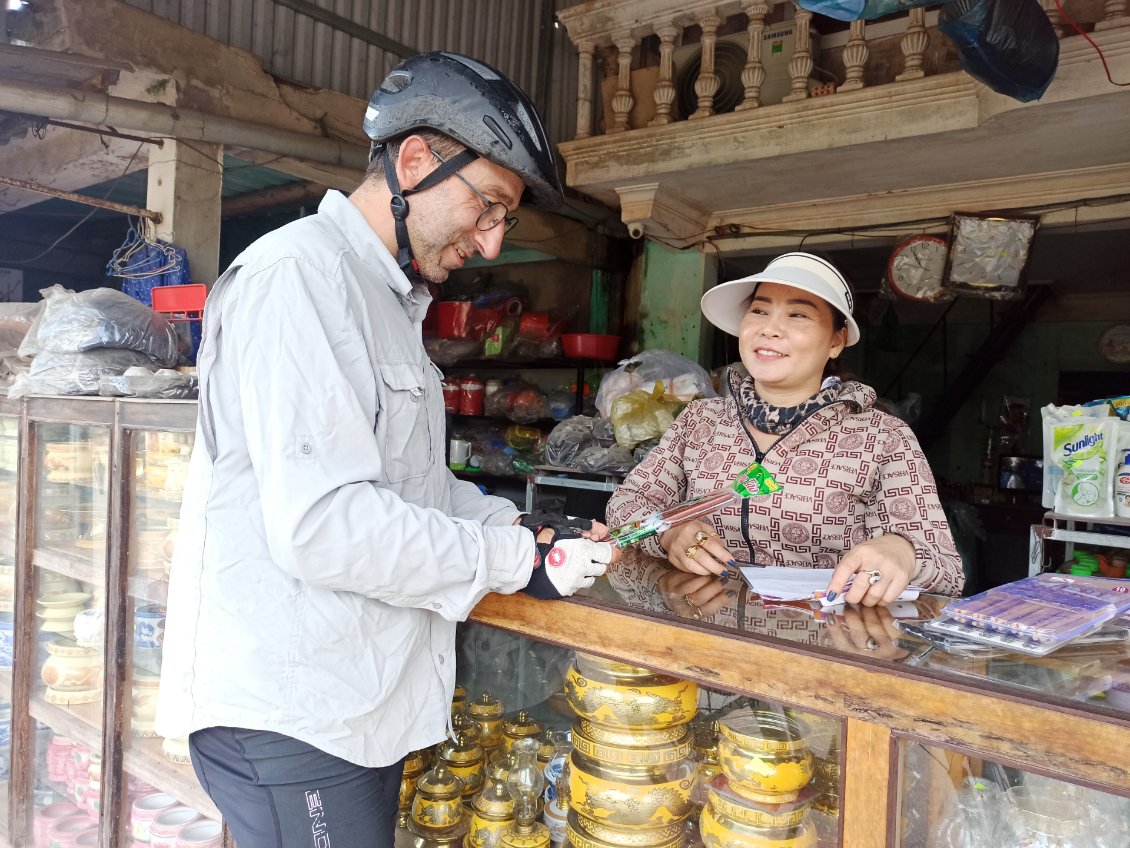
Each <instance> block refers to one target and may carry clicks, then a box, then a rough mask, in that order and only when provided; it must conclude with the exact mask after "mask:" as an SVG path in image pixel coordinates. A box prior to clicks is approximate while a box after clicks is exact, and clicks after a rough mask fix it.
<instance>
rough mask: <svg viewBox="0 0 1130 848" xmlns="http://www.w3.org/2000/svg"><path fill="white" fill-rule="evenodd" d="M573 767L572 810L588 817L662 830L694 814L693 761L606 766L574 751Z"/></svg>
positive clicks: (619, 824)
mask: <svg viewBox="0 0 1130 848" xmlns="http://www.w3.org/2000/svg"><path fill="white" fill-rule="evenodd" d="M574 741H576V738H575V737H574ZM568 768H569V807H570V810H576V811H577V812H578V813H579V814H580V815H581V816H583V817H585V818H589V819H593V820H595V821H598V822H601V823H606V824H610V825H613V826H616V827H628V828H633V827H635V828H657V827H663V826H665V825H670V824H674V823H677V822H680V821H682V819H684V818H685V817H686V815H687V813H689V812H690V809H691V790H692V788H693V786H694V773H695V769H694V764H693V763H691V762H690V761H689V760H681V761H679V762H674V763H669V764H665V765H656V766H630V765H623V764H619V763H617V764H612V763H601V762H598V761H596V760H592V759H589V758H588V757H586V756H585V755H584V754H582V753H580V751H579V750H578V749H574V750H573V753H572V754H570V755H569V765H568Z"/></svg>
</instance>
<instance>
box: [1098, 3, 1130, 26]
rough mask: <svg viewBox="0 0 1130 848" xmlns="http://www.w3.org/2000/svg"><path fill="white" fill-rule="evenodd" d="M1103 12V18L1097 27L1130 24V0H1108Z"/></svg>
mask: <svg viewBox="0 0 1130 848" xmlns="http://www.w3.org/2000/svg"><path fill="white" fill-rule="evenodd" d="M1103 13H1104V14H1103V19H1102V20H1101V21H1099V22H1098V23H1097V24H1095V29H1116V28H1118V27H1124V26H1130V0H1106V5H1104V6H1103Z"/></svg>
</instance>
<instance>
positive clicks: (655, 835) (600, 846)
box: [565, 807, 686, 848]
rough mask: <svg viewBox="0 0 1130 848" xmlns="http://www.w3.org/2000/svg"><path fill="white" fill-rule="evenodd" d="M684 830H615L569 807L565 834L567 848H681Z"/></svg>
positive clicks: (673, 826) (680, 824)
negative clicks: (568, 847)
mask: <svg viewBox="0 0 1130 848" xmlns="http://www.w3.org/2000/svg"><path fill="white" fill-rule="evenodd" d="M683 827H684V825H683V822H676V823H675V824H669V825H665V826H664V827H652V828H639V827H615V826H613V825H610V824H608V823H606V822H600V821H596V820H594V819H590V818H588V817H586V816H583V815H580V814H579V813H578V812H577V811H576V810H575V809H573V808H572V807H570V808H569V812H568V813H567V815H566V829H565V833H566V836H567V838H568V844H569V846H570V848H683V845H684V844H685V841H686V840H685V836H684V830H683Z"/></svg>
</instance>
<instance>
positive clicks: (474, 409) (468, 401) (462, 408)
mask: <svg viewBox="0 0 1130 848" xmlns="http://www.w3.org/2000/svg"><path fill="white" fill-rule="evenodd" d="M485 394H486V386H485V385H484V383H483V381H482V380H480V379H479V378H478V377H476V376H474V375H472V376H470V377H466V378H464V380H463V382H462V383H460V384H459V412H460V414H462V415H482V414H483V396H484V395H485Z"/></svg>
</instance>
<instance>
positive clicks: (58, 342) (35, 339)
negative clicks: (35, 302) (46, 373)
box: [20, 286, 178, 367]
mask: <svg viewBox="0 0 1130 848" xmlns="http://www.w3.org/2000/svg"><path fill="white" fill-rule="evenodd" d="M41 293H42V294H43V298H44V301H45V304H44V307H43V314H42V315H41V316H40V318H39V320H38V321H37V322H36V324H35V326H34V332H32V331H29V332H28V334H27V337H26V338H24V341H23V343H22V344H21V345H20V356H22V357H24V358H25V359H27V358H29V357H32V356H35V355H37V354H38V353H39V352H40V351H51V352H52V353H80V352H82V351H88V350H95V349H97V348H113V349H117V350H133V351H137V352H138V353H143V354H145V355H146V356H148V357H149V359H150V360H151V361H152V362H156V363H158V364H159V365H160V366H164V367H168V366H171V365H173V364H175V363H176V361H177V347H178V345H177V334H176V331H175V330H174V329H173V326H172V324H170V323H169V322H168V320H167V319H166V318H165V316H164V315H161V314H160V313H158V312H154V311H153V310H152V309H150V308H149V307H148V306H146V305H145V304H143V303H141V302H140V301H137V300H134V299H133V298H132V297H130V296H129V295H127V294H122V293H121V292H120V291H116V290H114V289H107V288H98V289H90V290H88V291H83V292H78V293H75V292H72V291H70V290H68V289H65V288H63V287H62V286H52V287H51V288H49V289H44V290H43V291H42V292H41Z"/></svg>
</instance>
